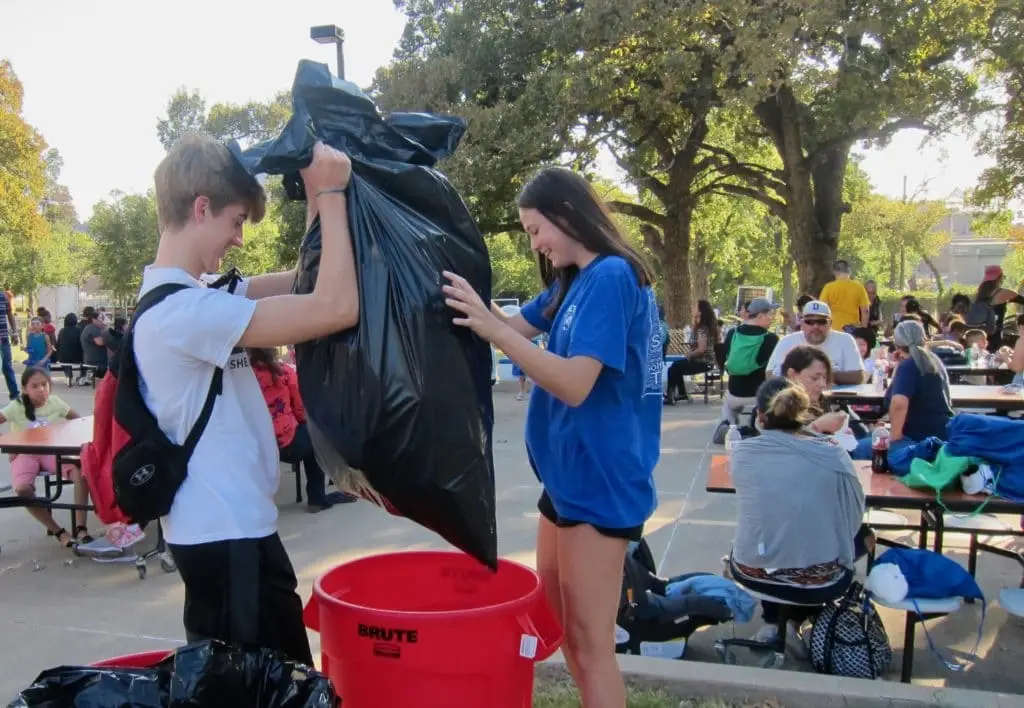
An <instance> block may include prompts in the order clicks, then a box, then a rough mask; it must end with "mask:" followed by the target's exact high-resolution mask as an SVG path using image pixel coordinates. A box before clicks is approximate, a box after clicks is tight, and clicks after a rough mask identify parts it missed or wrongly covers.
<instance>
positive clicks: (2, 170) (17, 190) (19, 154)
mask: <svg viewBox="0 0 1024 708" xmlns="http://www.w3.org/2000/svg"><path fill="white" fill-rule="evenodd" d="M23 95H24V92H23V89H22V85H21V82H20V81H19V80H18V77H17V76H16V75H15V73H14V68H13V67H12V66H11V63H10V62H9V61H7V60H2V61H0V261H2V262H4V263H5V265H9V264H10V263H11V261H12V259H13V257H14V250H15V248H16V247H19V246H21V245H23V244H26V243H38V242H41V241H42V240H43V239H45V238H46V235H47V222H46V220H45V219H44V218H43V216H42V214H40V211H39V204H40V202H41V201H42V199H43V196H44V194H45V193H46V164H45V162H44V160H43V157H42V154H43V150H44V149H45V147H46V143H45V142H44V141H43V138H42V136H41V135H40V134H39V133H38V132H36V130H35V129H34V128H33V127H32V126H30V125H29V124H28V123H26V122H25V120H24V118H23V117H22V115H21V111H22V99H23ZM4 277H5V279H9V280H8V284H9V285H12V286H13V285H14V279H13V276H12V275H10V274H8V273H5V275H4Z"/></svg>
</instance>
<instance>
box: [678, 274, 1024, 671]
mask: <svg viewBox="0 0 1024 708" xmlns="http://www.w3.org/2000/svg"><path fill="white" fill-rule="evenodd" d="M834 273H835V279H834V280H832V281H831V282H829V283H828V284H826V285H825V286H824V288H822V290H821V292H820V293H819V295H818V297H817V298H814V297H813V296H811V295H805V296H803V297H801V298H800V299H799V301H798V303H797V304H798V310H797V312H796V313H795V314H794V315H793V316H787V315H785V314H784V313H778V312H777V311H778V309H779V306H778V305H776V304H773V303H771V302H770V301H769V300H767V299H765V298H754V299H753V300H751V301H750V302H747V303H744V304H743V305H742V306H741V308H740V313H739V314H740V316H741V317H742V320H743V321H742V323H741V324H740V325H739V326H737V327H734V328H732V329H730V330H729V331H728V332H727V333H726V334H725V336H724V337H722V338H721V339H719V335H718V331H719V326H718V324H717V318H716V317H715V316H714V313H713V312H712V311H711V309H710V305H709V304H708V303H707V302H705V301H701V302H699V303H698V304H697V305H696V306H695V308H694V319H693V323H692V325H691V332H692V334H691V336H690V338H689V340H690V353H688V354H687V356H686V357H685V358H684V359H682V360H680V361H678V362H675V363H673V364H672V365H671V367H670V368H669V375H668V390H667V392H666V402H667V403H672V402H674V401H675V400H677V399H679V398H681V397H682V396H681V395H680V393H681V392H682V391H683V389H684V387H685V381H684V377H685V376H687V375H691V374H694V373H704V372H706V371H709V370H710V369H711V368H712V367H713V366H717V367H718V368H720V369H721V370H722V371H724V372H725V373H726V374H727V376H728V378H727V383H726V387H727V388H726V390H725V391H724V394H723V399H724V400H723V405H722V415H721V418H722V420H721V422H720V424H719V426H718V427H717V429H716V430H715V433H714V438H713V442H715V443H718V444H722V443H723V442H724V441H725V439H726V436H727V433H728V431H729V430H730V428H732V427H733V426H735V427H736V429H737V430H739V431H740V434H741V436H742V439H745V440H746V442H744V443H743V444H742V445H737V446H736V447H735V449H734V450H733V452H732V456H731V461H730V471H731V474H732V479H733V483H734V485H735V489H736V493H737V502H738V518H737V532H736V536H735V542H734V546H733V549H732V552H731V554H730V556H729V572H730V574H731V575H732V577H733V578H735V579H736V580H737V581H738V582H740V584H741V585H743V586H744V587H748V588H750V589H753V590H755V591H757V590H760V591H763V592H766V593H768V594H769V595H772V596H774V597H779V598H782V599H783V600H785V601H792V602H796V603H798V604H806V605H813V604H814V603H817V602H818V601H819V600H821V601H824V600H828V599H832V598H834V597H837V596H838V595H839V594H841V593H842V592H844V591H845V589H846V587H847V586H848V585H849V584H850V582H851V580H852V577H853V567H854V565H853V564H854V562H855V560H856V559H857V558H859V557H861V556H862V555H864V554H865V553H867V551H868V550H869V549H870V548H872V547H873V544H874V536H873V534H872V532H871V531H870V529H869V528H868V527H867V526H865V525H863V524H862V518H863V515H864V512H865V503H864V493H863V490H862V488H861V485H860V482H859V480H858V477H857V474H856V472H855V468H854V466H853V461H854V460H868V459H871V456H872V435H871V433H872V429H873V428H875V427H877V426H884V427H886V428H887V430H888V440H889V454H890V455H893V454H895V453H896V452H897V451H898V450H899V449H901V448H905V447H910V446H914V445H917V444H918V443H920V442H922V441H924V440H926V439H929V438H937V439H939V440H941V441H944V440H946V439H947V425H948V423H949V421H950V419H951V418H952V417H953V415H954V410H953V406H952V401H951V398H950V376H949V374H948V372H947V366H952V365H956V364H959V365H966V364H969V363H971V362H975V363H976V366H978V367H979V368H984V369H985V371H998V370H999V369H1000V367H1003V368H1004V369H1006V370H1008V373H1010V372H1016V376H1017V380H1018V381H1020V377H1021V374H1020V372H1021V371H1022V370H1024V340H1022V339H1020V338H1018V336H1017V332H1016V331H1014V329H1013V328H1011V327H1008V326H1007V327H1004V325H1008V324H1009V322H1008V321H1007V306H1008V305H1010V304H1013V303H1016V304H1018V305H1021V304H1024V298H1022V297H1021V296H1020V295H1019V294H1018V293H1016V292H1015V291H1013V290H1010V289H1008V288H1004V287H1003V281H1004V274H1003V272H1002V269H1001V268H1000V267H999V266H995V265H992V266H988V267H987V268H985V271H984V278H983V281H982V283H981V284H980V285H979V286H978V288H977V292H976V293H975V295H974V297H973V298H972V297H970V296H967V295H965V294H956V295H953V296H952V298H951V300H950V302H949V309H948V311H947V312H944V313H942V314H941V315H939V316H933V315H932V314H931V313H929V312H927V311H925V310H924V308H922V306H921V304H920V303H919V302H918V300H917V299H916V298H914V297H912V296H909V295H908V296H905V297H903V298H902V299H901V300H900V301H899V306H898V310H897V311H896V312H895V313H893V315H892V318H891V319H888V318H886V319H883V316H882V313H881V301H880V299H879V297H878V294H877V290H876V288H875V284H874V283H873V282H870V281H869V282H867V283H865V284H863V285H862V284H861V283H859V282H857V281H856V280H854V279H853V278H852V277H851V274H850V268H849V265H848V264H847V263H846V262H844V261H837V262H836V264H835V268H834ZM773 324H778V325H779V329H782V328H784V329H786V330H788V332H787V333H785V334H783V336H781V337H779V336H778V335H777V334H776V333H775V332H773V331H772V330H773ZM1016 324H1017V328H1018V330H1019V328H1020V327H1021V326H1024V316H1018V319H1017V322H1016ZM712 347H714V348H715V349H716V351H717V356H716V360H715V361H714V362H709V361H708V360H707V359H706V352H707V351H708V350H709V348H712ZM968 370H972V369H968ZM975 378H976V379H978V381H977V382H979V383H985V376H974V377H972V376H970V375H967V376H966V377H965V380H967V381H968V382H974V381H973V379H975ZM872 379H877V380H879V381H880V383H881V385H882V386H883V387H884V396H883V397H882V402H881V406H879V407H875V408H874V409H870V410H868V411H864V412H865V413H868V412H870V414H871V415H865V416H864V417H863V418H862V417H861V416H859V415H858V414H857V411H856V410H847V411H835V412H829V406H828V405H827V402H826V401H825V398H824V394H825V392H826V391H827V390H828V389H829V388H830V387H832V386H834V385H842V384H862V383H866V382H867V381H868V380H872ZM848 408H851V407H848ZM869 408H870V407H869ZM746 413H749V418H748V417H746ZM886 419H887V422H885V421H886ZM837 433H842V434H849V435H851V436H852V437H853V438H854V439H856V445H855V446H853V447H852V448H851V447H844V446H841V445H839V444H837V441H836V440H835V439H834V438H833V437H832V436H834V435H835V434H837ZM766 469H770V470H772V471H773V474H771V475H765V474H764V470H766ZM794 489H799V490H800V493H799V494H794V493H793V490H794ZM763 605H764V607H763V617H764V620H765V623H766V624H765V627H764V629H762V631H761V632H759V635H758V637H757V639H758V640H759V641H765V642H771V641H772V640H773V639H774V638H775V637H778V635H779V632H780V627H779V626H778V623H779V619H778V614H779V613H778V607H777V605H776V604H775V603H772V602H764V603H763ZM790 610H792V608H790ZM812 611H816V610H813V608H811V609H808V612H807V613H804V615H801V614H800V612H795V613H794V612H792V611H790V612H789V613H788V617H789V619H790V620H791V621H792V622H793V625H792V626H791V627H790V628H789V631H787V632H785V634H786V636H787V645H788V646H790V647H791V648H792V649H793V650H794V651H796V653H798V654H800V655H803V654H805V650H804V648H803V644H802V643H800V642H799V641H795V642H792V643H790V642H789V641H788V640H789V638H793V639H798V638H799V628H800V625H801V623H802V621H803V620H804V619H806V615H807V614H808V613H810V612H812Z"/></svg>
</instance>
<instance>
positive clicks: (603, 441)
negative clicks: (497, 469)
mask: <svg viewBox="0 0 1024 708" xmlns="http://www.w3.org/2000/svg"><path fill="white" fill-rule="evenodd" d="M554 287H557V285H556V286H554ZM553 292H554V288H552V289H550V290H548V291H546V292H544V293H542V294H541V295H539V296H538V297H537V298H535V299H534V300H532V301H530V302H529V303H527V304H526V305H525V306H524V307H523V309H522V310H521V314H522V315H523V318H524V319H525V320H526V321H527V322H529V323H530V324H531V325H533V326H534V327H536V328H537V329H539V330H542V331H544V332H548V350H549V351H551V352H552V353H554V354H557V355H559V356H561V357H565V358H572V357H574V356H588V357H591V358H594V359H597V360H598V361H600V362H601V363H602V364H603V365H604V366H603V368H602V369H601V373H600V374H599V375H598V377H597V381H596V382H595V383H594V388H593V389H592V390H591V392H590V395H589V396H587V398H586V400H585V401H583V403H581V404H580V405H579V406H577V407H575V408H573V407H570V406H568V405H566V404H565V403H563V402H562V401H560V400H558V399H557V398H556V397H555V396H553V395H551V394H550V393H548V392H547V391H544V390H543V389H541V388H540V387H535V388H534V390H533V395H532V397H531V398H530V407H529V410H528V412H527V415H526V447H527V451H528V452H529V454H530V459H531V462H532V463H533V464H534V466H535V470H536V472H537V474H538V476H539V477H540V478H541V481H542V482H543V483H544V488H545V490H546V491H547V493H548V495H549V496H550V497H551V501H552V503H553V504H554V507H555V511H556V512H558V515H559V516H560V517H563V518H565V519H570V520H572V521H581V522H585V523H590V524H593V525H595V526H603V527H606V528H631V527H634V526H639V525H640V524H642V523H644V522H645V521H646V520H647V519H648V518H649V517H650V515H651V514H652V513H653V512H654V507H655V504H656V503H657V498H656V493H655V488H654V466H655V465H656V464H657V462H658V456H659V455H660V451H661V409H662V382H661V378H662V360H661V332H660V328H659V327H658V308H657V305H656V303H655V300H654V292H653V291H652V290H651V289H650V288H649V287H644V288H641V287H640V286H639V285H638V283H637V279H636V275H635V274H634V272H633V269H632V267H631V266H630V265H629V263H628V262H627V261H625V260H624V259H622V258H620V257H618V256H604V257H600V258H598V259H596V260H594V261H593V262H592V263H591V264H590V265H588V266H587V267H586V268H584V269H583V270H581V271H580V273H579V275H578V276H577V277H576V279H575V280H574V281H573V283H572V285H570V286H569V290H568V292H567V293H566V296H565V299H564V300H563V301H562V304H561V306H560V307H559V308H558V312H557V313H556V314H555V318H554V321H549V320H548V319H547V318H546V317H545V316H544V309H545V308H546V307H547V305H548V303H549V302H550V300H551V297H552V295H553Z"/></svg>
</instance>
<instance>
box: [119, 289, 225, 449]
mask: <svg viewBox="0 0 1024 708" xmlns="http://www.w3.org/2000/svg"><path fill="white" fill-rule="evenodd" d="M234 285H237V283H235V284H234ZM234 285H232V286H231V287H230V290H231V292H234V289H235V288H234ZM188 287H189V286H188V285H183V284H181V283H164V284H163V285H158V286H156V287H155V288H153V289H152V290H150V291H149V292H147V293H146V294H145V295H143V296H142V297H141V298H139V301H138V304H136V306H135V315H134V316H133V317H132V325H133V328H134V324H135V322H136V321H138V319H139V317H140V316H141V315H142V313H144V312H146V311H147V310H149V309H151V308H153V307H155V306H156V305H158V304H160V303H161V302H163V301H164V300H165V299H166V298H167V297H169V296H170V295H172V294H174V293H176V292H178V291H179V290H185V289H187V288H188ZM133 334H134V333H133V332H129V333H128V334H126V335H125V338H124V340H123V345H122V348H121V354H122V357H121V369H122V370H123V369H124V368H125V367H129V366H130V367H131V369H132V371H131V374H132V378H134V379H136V386H137V385H138V383H139V379H140V378H141V377H140V376H139V373H138V368H137V365H136V363H135V342H134V336H133ZM125 355H127V356H125ZM126 362H127V363H126ZM223 390H224V369H222V368H221V367H219V366H218V367H217V368H216V369H214V372H213V379H212V380H211V381H210V390H209V391H208V392H207V394H206V400H205V401H204V402H203V408H202V410H201V411H200V412H199V417H198V418H196V422H195V423H194V424H193V425H192V430H190V431H189V434H188V437H187V438H185V442H184V443H182V445H181V451H182V453H183V454H184V456H185V459H186V460H187V459H189V458H191V457H192V453H193V452H195V449H196V445H198V444H199V438H201V437H202V435H203V431H205V430H206V426H207V424H208V423H209V422H210V416H211V415H213V406H214V404H215V403H216V402H217V396H219V395H220V394H221V392H222V391H223ZM139 394H140V395H141V391H140V392H139Z"/></svg>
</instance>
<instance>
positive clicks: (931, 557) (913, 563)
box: [874, 548, 986, 671]
mask: <svg viewBox="0 0 1024 708" xmlns="http://www.w3.org/2000/svg"><path fill="white" fill-rule="evenodd" d="M885 563H891V564H893V565H895V566H896V567H897V568H899V569H900V572H901V573H903V577H904V578H905V579H906V581H907V597H906V599H907V600H909V601H911V602H912V603H913V605H914V611H915V612H917V614H918V615H919V616H920V615H921V610H920V608H919V607H918V606H917V602H916V601H917V600H939V599H942V598H947V597H960V598H963V599H965V600H980V601H981V623H980V624H979V625H978V637H977V640H976V641H975V643H974V649H973V650H972V651H971V656H972V657H976V656H977V654H978V646H979V645H980V644H981V636H982V628H983V627H984V626H985V609H986V608H985V595H984V594H983V593H982V592H981V588H980V587H978V582H977V581H976V580H975V579H974V578H973V577H971V574H970V573H968V572H967V571H966V570H964V568H963V566H961V565H960V564H959V563H957V562H956V561H954V560H952V559H951V558H947V557H946V556H944V555H942V554H941V553H935V552H934V551H927V550H922V549H918V548H890V549H889V550H887V551H886V552H885V553H883V554H882V555H880V556H879V557H878V559H877V560H876V561H875V563H874V566H879V565H883V564H885ZM921 626H922V628H924V634H925V638H927V640H928V646H929V648H930V649H931V650H932V653H933V654H935V655H936V656H937V657H938V658H939V660H940V661H942V663H943V664H945V665H946V667H947V668H949V669H950V670H951V671H962V670H963V669H964V668H965V664H958V663H956V662H953V661H950V660H948V659H946V658H945V657H944V656H942V654H941V653H939V650H938V649H936V648H935V644H934V643H933V642H932V638H931V635H930V634H928V628H927V627H924V625H921Z"/></svg>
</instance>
